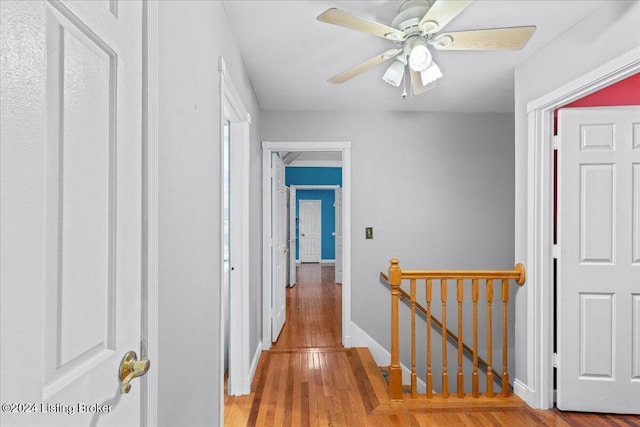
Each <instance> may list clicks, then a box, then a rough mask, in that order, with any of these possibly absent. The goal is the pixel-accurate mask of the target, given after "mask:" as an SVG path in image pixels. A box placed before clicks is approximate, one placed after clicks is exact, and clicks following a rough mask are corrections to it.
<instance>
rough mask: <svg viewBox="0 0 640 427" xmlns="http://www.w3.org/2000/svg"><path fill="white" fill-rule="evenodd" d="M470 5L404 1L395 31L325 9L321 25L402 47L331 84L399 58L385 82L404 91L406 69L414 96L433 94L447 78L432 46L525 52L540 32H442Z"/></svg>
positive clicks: (464, 0)
mask: <svg viewBox="0 0 640 427" xmlns="http://www.w3.org/2000/svg"><path fill="white" fill-rule="evenodd" d="M472 1H473V0H406V1H404V2H403V3H402V4H401V5H400V11H399V13H398V15H396V17H395V18H394V19H393V21H392V23H391V26H389V25H385V24H381V23H378V22H375V21H371V20H368V19H366V18H362V17H360V16H357V15H354V14H352V13H350V12H347V11H344V10H340V9H336V8H331V9H328V10H326V11H325V12H323V13H322V14H320V15H319V16H318V20H319V21H322V22H326V23H329V24H335V25H339V26H342V27H347V28H351V29H353V30H357V31H362V32H365V33H369V34H373V35H375V36H378V37H382V38H385V39H388V40H391V41H393V42H395V43H396V44H397V45H398V46H399V47H400V48H399V49H390V50H387V51H386V52H384V53H382V54H380V55H378V56H376V57H374V58H371V59H370V60H368V61H366V62H364V63H362V64H360V65H357V66H355V67H353V68H351V69H350V70H347V71H345V72H343V73H340V74H338V75H336V76H334V77H332V78H330V79H329V82H330V83H336V84H339V83H344V82H345V81H347V80H350V79H351V78H353V77H355V76H357V75H358V74H360V73H362V72H364V71H366V70H368V69H369V68H372V67H373V66H375V65H378V64H380V63H382V62H385V61H388V60H390V59H392V58H396V60H395V61H394V62H393V63H392V64H391V65H390V66H389V68H387V70H386V71H385V73H384V75H383V76H382V80H383V81H384V82H385V83H388V84H390V85H392V86H395V87H398V86H400V83H401V82H402V80H403V77H404V73H405V70H406V68H407V66H408V68H409V73H410V76H411V87H412V93H413V94H414V95H418V94H421V93H424V92H426V91H428V90H430V89H432V88H433V87H434V86H435V85H434V82H435V81H436V80H438V79H439V78H441V77H443V74H442V71H441V70H440V68H439V67H438V66H437V65H436V64H435V62H433V57H432V55H431V52H430V51H429V48H428V46H433V47H434V48H435V49H437V50H515V49H522V48H523V47H524V46H525V45H526V44H527V42H528V41H529V39H530V38H531V36H532V35H533V32H534V31H535V29H536V27H535V26H525V27H510V28H490V29H480V30H469V31H455V32H449V33H439V32H440V31H441V30H442V29H443V28H444V27H445V26H446V25H447V24H448V23H449V22H451V21H452V20H453V19H454V18H455V17H456V16H458V15H459V14H460V13H462V11H464V10H465V9H466V8H467V6H469V4H471V3H472ZM405 97H406V96H404V95H403V98H405Z"/></svg>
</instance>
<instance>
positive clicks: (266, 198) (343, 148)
mask: <svg viewBox="0 0 640 427" xmlns="http://www.w3.org/2000/svg"><path fill="white" fill-rule="evenodd" d="M276 151H324V152H326V151H339V152H341V153H342V188H343V190H342V197H343V201H344V203H343V206H342V224H343V228H342V231H343V251H342V265H343V270H342V345H343V346H344V347H346V348H348V347H351V142H350V141H345V142H270V141H263V142H262V229H263V236H262V349H263V350H269V349H270V348H271V316H272V313H271V311H272V309H271V274H272V271H271V270H272V269H271V241H270V239H271V236H270V233H269V232H268V230H270V229H271V176H270V170H271V153H272V152H276ZM297 188H300V186H298V187H297Z"/></svg>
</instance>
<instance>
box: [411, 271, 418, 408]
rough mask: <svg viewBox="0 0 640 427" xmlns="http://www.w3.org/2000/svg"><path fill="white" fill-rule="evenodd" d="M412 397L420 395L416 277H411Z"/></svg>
mask: <svg viewBox="0 0 640 427" xmlns="http://www.w3.org/2000/svg"><path fill="white" fill-rule="evenodd" d="M411 397H412V398H414V399H415V398H417V397H418V378H417V376H416V279H411Z"/></svg>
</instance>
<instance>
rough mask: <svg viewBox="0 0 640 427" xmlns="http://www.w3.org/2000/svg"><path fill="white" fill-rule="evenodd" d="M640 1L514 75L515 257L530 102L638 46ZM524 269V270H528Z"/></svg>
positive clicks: (609, 7)
mask: <svg viewBox="0 0 640 427" xmlns="http://www.w3.org/2000/svg"><path fill="white" fill-rule="evenodd" d="M639 22H640V2H638V1H610V2H606V3H605V4H603V5H602V6H601V7H600V8H598V9H596V10H595V11H594V12H593V13H592V14H591V15H589V16H587V17H586V18H585V19H584V20H582V21H581V22H579V23H578V24H576V25H575V26H573V27H571V28H570V29H569V30H568V31H566V32H565V33H564V34H562V35H561V36H560V37H558V38H557V39H556V40H554V41H553V42H551V43H550V44H548V45H547V46H545V47H544V48H542V49H541V50H539V51H538V52H537V53H536V54H534V55H532V56H531V57H530V58H528V59H527V60H526V61H524V62H523V63H522V64H520V65H519V66H518V67H517V68H516V73H515V131H516V147H515V164H516V170H515V175H516V205H515V214H516V218H515V239H516V243H515V258H516V259H517V260H525V258H526V249H527V225H526V218H527V158H526V156H527V103H529V102H531V101H533V100H535V99H537V98H539V97H541V96H543V95H545V94H547V93H549V92H551V91H553V90H555V89H557V88H559V87H562V86H563V85H565V84H567V83H569V82H570V81H572V80H573V79H575V78H577V77H579V76H582V75H584V74H586V73H587V72H589V71H591V70H594V69H595V68H597V67H598V66H600V65H602V64H604V63H606V62H608V61H610V60H612V59H614V58H616V57H618V56H620V55H622V54H624V53H626V52H628V51H630V50H631V49H633V48H635V47H637V46H639V45H640V31H639V30H638V23H639ZM525 266H526V265H525ZM516 310H517V313H518V314H517V318H516V329H517V331H518V333H517V334H516V337H517V342H516V347H517V348H518V354H517V358H516V378H517V379H519V380H520V381H522V382H523V383H524V384H531V381H532V380H533V379H532V378H528V377H527V371H528V367H527V360H526V355H527V353H528V352H529V351H530V349H527V337H526V316H527V312H526V310H527V296H526V292H519V293H518V294H517V296H516Z"/></svg>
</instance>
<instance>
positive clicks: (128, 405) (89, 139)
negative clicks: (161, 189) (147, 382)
mask: <svg viewBox="0 0 640 427" xmlns="http://www.w3.org/2000/svg"><path fill="white" fill-rule="evenodd" d="M110 5H116V2H111V3H110ZM118 6H119V7H118V8H117V10H118V12H117V16H116V14H114V11H115V10H116V9H115V7H104V5H103V4H100V3H96V2H91V1H76V2H63V3H57V2H51V3H49V2H4V1H3V2H2V13H1V15H2V25H1V27H2V43H3V44H2V63H3V67H2V138H1V139H2V218H3V221H2V267H3V276H2V322H1V323H2V362H3V363H2V397H3V402H10V401H15V402H34V403H37V404H38V407H37V409H38V411H37V413H35V414H33V413H31V414H19V413H13V412H6V413H3V414H2V424H3V425H16V424H18V425H30V424H32V425H49V426H56V425H65V426H68V425H89V424H90V423H91V422H94V423H98V424H99V423H100V421H99V420H100V418H103V417H104V420H103V422H104V423H109V424H112V425H139V423H140V398H141V396H140V393H141V389H142V388H141V385H140V382H139V381H140V380H134V382H132V388H131V391H130V392H129V393H128V394H124V395H123V394H121V393H120V381H119V379H118V377H117V372H118V367H119V365H120V361H121V359H122V357H123V356H124V354H125V353H126V352H127V351H129V350H134V351H136V352H137V353H138V356H140V339H141V331H140V325H141V306H142V304H141V277H142V258H141V253H142V234H143V233H142V210H141V206H142V197H143V194H142V182H141V177H142V156H141V147H142V130H141V129H142V128H141V123H142V117H141V111H142V98H141V96H142V82H141V75H142V7H141V3H139V2H121V3H119V4H118ZM5 43H6V44H5ZM16 58H19V59H18V60H16ZM4 64H7V66H6V67H5V66H4ZM24 230H30V231H29V232H25V231H24ZM24 271H30V272H31V273H30V275H29V276H24V274H23V273H24ZM6 292H8V293H6ZM34 367H37V368H36V369H31V368H34ZM40 367H42V369H40ZM55 404H61V405H66V406H65V408H66V410H64V412H69V411H74V415H73V416H61V415H60V414H57V413H53V412H51V411H47V409H48V408H49V407H50V405H55ZM96 404H98V405H107V406H108V407H109V409H108V412H106V413H103V414H101V413H97V412H95V410H94V411H93V412H92V411H90V410H87V408H86V407H85V406H83V405H87V406H88V405H94V407H95V405H96Z"/></svg>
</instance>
